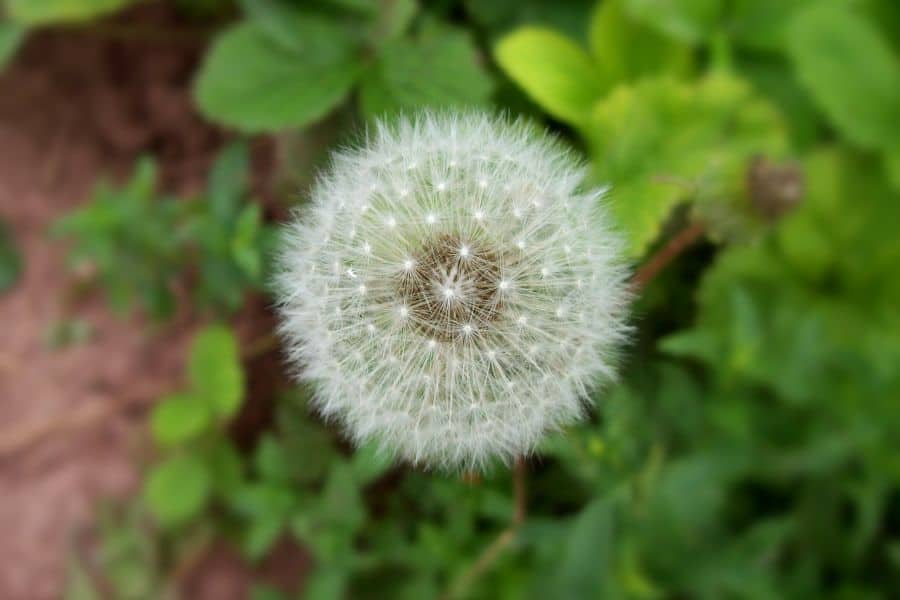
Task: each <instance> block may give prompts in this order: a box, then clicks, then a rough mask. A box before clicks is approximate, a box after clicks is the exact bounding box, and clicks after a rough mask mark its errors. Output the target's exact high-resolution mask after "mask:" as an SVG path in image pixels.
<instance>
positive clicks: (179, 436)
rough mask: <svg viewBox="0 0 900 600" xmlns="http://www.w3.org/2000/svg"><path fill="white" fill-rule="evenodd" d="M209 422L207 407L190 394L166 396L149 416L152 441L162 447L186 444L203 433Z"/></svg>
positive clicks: (208, 409) (208, 408)
mask: <svg viewBox="0 0 900 600" xmlns="http://www.w3.org/2000/svg"><path fill="white" fill-rule="evenodd" d="M209 422H210V407H209V405H208V404H207V403H206V402H204V401H203V400H200V399H198V398H195V397H194V396H192V395H190V394H172V395H171V396H166V397H165V398H163V399H162V400H160V401H159V403H157V404H156V406H154V407H153V412H152V414H151V415H150V431H151V432H152V433H153V439H155V440H156V442H157V443H159V444H162V445H163V446H171V445H174V444H179V443H182V442H186V441H188V440H190V439H191V438H194V437H196V436H198V435H200V434H201V433H203V432H204V431H205V430H206V429H207V427H209Z"/></svg>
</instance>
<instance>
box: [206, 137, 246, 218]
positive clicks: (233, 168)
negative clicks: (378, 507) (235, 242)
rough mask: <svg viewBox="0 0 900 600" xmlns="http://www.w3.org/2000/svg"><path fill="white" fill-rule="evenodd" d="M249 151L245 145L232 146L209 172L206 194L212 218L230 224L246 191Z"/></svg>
mask: <svg viewBox="0 0 900 600" xmlns="http://www.w3.org/2000/svg"><path fill="white" fill-rule="evenodd" d="M249 166H250V151H249V148H248V147H247V143H246V142H233V143H231V144H229V145H228V146H227V147H226V148H225V149H224V150H222V152H220V153H219V156H218V157H217V158H216V162H215V163H214V164H213V166H212V169H211V170H210V173H209V183H208V185H207V194H208V196H209V207H210V211H211V212H212V215H213V217H215V218H216V220H218V221H219V222H221V223H230V222H231V221H232V220H233V219H234V217H235V215H236V214H237V212H238V209H239V207H240V204H241V200H242V199H243V196H244V194H245V193H246V191H247V181H248V176H249Z"/></svg>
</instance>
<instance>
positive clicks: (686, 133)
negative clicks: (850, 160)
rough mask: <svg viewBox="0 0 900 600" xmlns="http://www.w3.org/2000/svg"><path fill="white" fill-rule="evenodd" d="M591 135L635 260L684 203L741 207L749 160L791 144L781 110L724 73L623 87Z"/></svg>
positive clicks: (602, 107)
mask: <svg viewBox="0 0 900 600" xmlns="http://www.w3.org/2000/svg"><path fill="white" fill-rule="evenodd" d="M584 133H585V135H586V137H587V138H588V140H589V141H590V142H591V144H592V154H593V156H595V157H596V158H595V164H596V170H597V176H598V178H599V180H600V181H606V182H610V183H611V184H612V192H611V200H610V201H611V207H612V212H613V215H614V216H615V217H616V219H617V221H618V223H619V225H620V226H621V227H622V228H623V229H624V231H625V233H626V234H627V236H628V241H629V251H630V253H631V254H632V255H633V256H639V255H641V254H643V253H644V252H645V250H646V249H647V246H648V245H649V244H650V243H651V242H653V241H654V240H655V239H656V238H657V236H658V235H659V231H660V227H661V226H662V224H663V223H664V222H665V220H666V219H667V218H668V216H669V215H670V214H671V211H672V209H673V208H674V207H675V206H676V205H678V204H679V203H681V202H697V201H700V200H703V201H704V202H707V203H709V204H711V205H716V204H721V203H723V202H727V201H730V202H738V201H739V200H740V199H741V198H742V197H743V194H744V189H745V169H746V165H747V163H748V161H749V159H750V158H751V157H752V156H755V155H757V154H762V155H767V156H776V157H777V156H778V155H780V154H781V153H782V152H784V147H785V145H786V139H785V135H784V132H783V125H782V123H781V120H780V118H779V116H778V114H777V113H776V112H775V110H774V109H773V108H772V107H771V106H770V105H768V104H767V103H766V102H762V101H760V100H758V99H757V98H755V97H754V96H753V94H752V93H751V90H750V88H749V86H748V85H747V84H746V83H745V82H743V81H742V80H740V79H736V78H734V77H730V76H725V75H710V76H707V77H706V78H704V79H703V80H701V81H699V82H697V83H695V84H687V83H680V82H676V81H673V80H670V79H666V78H658V79H643V80H641V81H639V82H637V83H636V84H634V85H630V86H626V85H621V86H619V87H617V88H616V89H614V90H613V91H612V92H611V93H610V94H609V95H608V96H607V97H606V98H604V99H603V100H602V101H600V102H598V103H597V104H596V106H595V107H594V112H593V116H592V119H591V121H590V123H589V125H588V126H587V127H586V128H585V132H584Z"/></svg>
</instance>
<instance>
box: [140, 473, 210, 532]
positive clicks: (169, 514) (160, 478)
mask: <svg viewBox="0 0 900 600" xmlns="http://www.w3.org/2000/svg"><path fill="white" fill-rule="evenodd" d="M209 492H210V477H209V472H208V471H207V468H206V465H204V464H203V463H202V462H201V461H200V460H199V459H198V458H197V457H196V456H191V455H187V456H175V457H172V458H169V459H167V460H165V461H164V462H162V463H160V464H158V465H156V466H155V467H154V468H153V469H152V470H151V471H150V473H149V474H148V476H147V480H146V483H145V486H144V498H145V499H146V500H147V505H148V507H149V508H150V511H151V512H152V513H153V515H154V516H155V517H156V519H157V521H159V523H160V525H162V526H164V527H173V526H176V525H181V524H184V523H185V522H187V521H189V520H190V519H192V518H193V517H196V516H197V515H198V514H199V513H200V512H201V511H202V510H203V508H204V507H205V506H206V502H207V500H208V499H209Z"/></svg>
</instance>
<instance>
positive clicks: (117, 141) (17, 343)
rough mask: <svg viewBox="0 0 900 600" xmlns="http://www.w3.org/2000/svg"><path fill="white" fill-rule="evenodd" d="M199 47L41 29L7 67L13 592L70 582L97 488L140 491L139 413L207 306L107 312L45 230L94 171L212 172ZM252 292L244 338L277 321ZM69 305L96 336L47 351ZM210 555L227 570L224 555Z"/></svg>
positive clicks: (194, 175)
mask: <svg viewBox="0 0 900 600" xmlns="http://www.w3.org/2000/svg"><path fill="white" fill-rule="evenodd" d="M154 11H155V12H154ZM137 14H138V18H139V19H140V21H141V23H142V24H143V25H144V26H147V25H148V24H149V25H150V26H152V25H153V24H154V23H156V22H159V21H160V20H163V21H165V20H166V19H170V17H169V16H168V15H167V14H165V12H160V10H158V9H156V8H151V9H150V10H149V11H148V10H144V11H143V12H138V13H137ZM160 31H164V29H163V28H160ZM201 51H202V43H199V44H198V43H194V42H191V43H183V40H182V41H181V42H180V43H178V44H172V43H167V42H156V41H153V40H147V39H143V40H140V41H139V42H135V41H128V42H124V41H116V40H110V39H107V38H106V37H104V36H100V35H98V34H97V33H96V32H94V33H88V32H85V31H48V32H41V33H38V34H35V35H33V36H32V37H31V39H29V41H28V43H27V45H26V47H25V48H24V49H23V51H22V52H20V54H19V55H18V56H17V58H16V59H15V61H14V63H13V64H12V65H10V66H9V68H8V69H7V70H6V71H5V72H4V73H3V74H2V75H0V89H2V90H3V92H2V93H0V219H3V220H4V221H6V222H7V223H8V224H9V225H10V226H11V229H12V230H13V231H14V232H15V237H16V239H17V242H18V246H19V248H20V249H21V251H22V253H23V255H24V259H25V270H24V273H23V275H22V277H21V279H20V281H19V282H18V284H17V285H16V286H15V287H14V288H13V289H12V290H11V291H10V292H8V293H6V294H4V295H0V532H2V536H0V598H3V599H4V600H41V599H45V598H57V597H59V596H60V593H61V590H62V588H63V584H64V579H65V566H66V561H67V558H68V556H69V555H70V552H71V550H72V540H73V538H74V536H75V534H76V533H77V532H79V531H82V530H84V529H85V528H89V527H90V525H91V523H92V521H93V518H94V516H95V508H96V506H97V504H98V502H99V501H100V500H101V499H103V498H109V497H122V496H124V495H127V494H129V493H133V492H134V491H135V490H136V488H137V485H138V481H139V478H138V472H137V467H136V465H137V464H138V463H139V459H140V458H141V457H142V456H145V453H146V450H147V443H146V436H145V433H144V425H143V419H142V418H141V417H142V416H143V414H144V413H145V411H146V407H147V406H148V405H149V404H150V403H152V401H153V399H154V398H156V397H157V396H158V395H160V394H161V393H163V392H166V391H168V390H171V389H173V388H174V387H176V386H177V385H178V382H179V379H180V377H181V371H182V365H183V359H184V355H185V351H186V347H187V343H188V342H189V340H190V336H191V334H192V332H193V331H194V330H195V328H196V325H197V324H196V323H195V321H196V319H194V318H192V317H191V316H190V315H189V314H182V315H180V316H179V317H178V318H176V320H175V323H174V324H173V325H171V326H168V327H166V328H164V329H162V330H159V329H158V328H156V329H154V328H149V327H147V326H146V325H145V323H143V322H142V321H141V319H140V318H139V317H133V318H129V319H122V318H116V317H114V316H112V315H111V314H110V313H109V311H108V310H107V308H106V306H105V304H104V302H103V300H102V298H101V297H100V296H99V295H98V294H92V295H89V296H88V297H87V298H86V299H84V300H81V301H79V302H77V303H75V304H74V305H73V304H72V303H71V302H67V301H65V300H64V299H65V298H67V297H69V296H71V294H70V292H71V289H72V282H73V280H72V276H71V275H70V274H69V273H68V272H67V270H66V268H65V265H64V256H65V253H64V248H63V247H62V246H61V245H60V244H58V243H56V242H52V241H50V240H49V239H48V237H47V234H46V232H47V228H48V225H49V224H50V223H51V222H52V221H53V220H54V219H55V218H57V217H58V216H60V215H61V214H63V213H66V212H67V211H69V210H71V209H72V208H73V207H76V206H78V205H79V204H82V203H84V202H85V201H86V200H87V199H88V198H89V194H90V191H91V188H92V187H93V185H94V184H95V182H96V180H97V179H98V177H100V176H103V175H108V176H111V177H113V178H121V177H123V176H125V175H127V174H128V172H129V170H130V168H131V167H132V165H133V163H134V161H135V159H136V158H137V157H138V156H139V155H141V154H145V153H148V154H152V155H154V156H155V157H157V158H158V159H159V160H160V162H161V165H162V172H163V180H164V184H165V186H166V188H167V189H169V190H173V191H179V192H189V191H196V190H198V189H199V188H200V187H201V186H202V185H203V180H204V178H205V175H206V171H207V168H208V166H209V164H210V162H211V160H212V157H213V155H214V152H215V150H216V149H217V148H218V146H219V145H220V144H221V142H222V140H223V139H224V135H223V133H222V132H221V131H218V130H217V129H215V128H213V127H211V126H210V125H208V124H206V123H204V122H203V121H202V120H201V119H200V117H198V116H197V115H196V113H195V112H194V110H193V108H192V106H191V104H190V96H189V84H190V78H191V75H192V73H193V70H194V68H195V66H196V61H197V59H198V56H199V55H200V52H201ZM256 304H257V306H256V307H255V309H251V312H252V311H255V316H251V317H250V318H248V317H247V316H246V315H245V316H244V317H243V318H242V319H241V320H240V321H241V323H240V326H239V333H240V335H241V337H243V338H244V339H248V338H249V336H253V335H254V331H253V330H256V331H258V330H259V329H260V327H266V326H268V324H266V323H265V321H266V317H265V316H264V315H263V313H262V311H261V310H260V303H256ZM182 312H184V311H182ZM66 316H78V317H80V318H84V319H86V320H88V321H89V322H90V323H91V325H92V326H93V328H94V331H95V333H94V335H93V337H92V338H91V339H90V340H89V341H88V342H86V343H83V344H80V345H74V346H70V347H68V348H65V349H62V350H52V349H49V348H48V347H47V345H46V344H45V342H44V341H43V336H44V333H45V330H46V329H47V328H48V326H49V325H50V324H51V323H53V322H54V321H55V320H57V319H60V318H63V317H66ZM261 322H262V325H261V324H260V323H261ZM295 554H296V553H295ZM211 560H212V559H211ZM235 562H236V561H234V560H232V562H230V563H228V564H229V565H231V566H230V567H226V569H225V570H226V571H228V572H230V573H231V576H230V580H231V581H232V582H234V581H236V580H239V581H243V582H244V583H243V584H241V585H237V584H235V585H233V586H231V587H232V588H233V589H234V590H242V591H241V592H240V593H241V594H245V593H246V573H245V571H246V569H244V568H243V567H240V565H239V564H238V566H234V564H235ZM213 564H216V565H218V566H217V567H216V568H217V569H219V571H216V573H219V574H218V575H215V579H216V580H220V579H221V577H222V576H221V568H222V567H221V564H219V563H215V561H213ZM299 570H300V569H298V567H297V565H293V566H292V571H293V572H294V573H297V572H298V571H299ZM201 571H202V569H201ZM193 578H194V579H196V580H197V581H193V582H192V583H190V585H191V586H193V588H192V589H193V590H195V591H196V593H195V594H192V595H191V596H190V597H192V598H221V597H225V596H222V595H220V593H219V592H209V594H212V595H209V594H208V593H207V592H206V591H204V590H206V589H207V587H208V586H209V585H213V584H209V583H204V578H203V577H202V576H201V575H197V574H196V573H195V574H194V575H193ZM226 579H227V578H226ZM204 586H207V587H204ZM214 587H215V586H214V585H213V588H214ZM227 597H229V598H231V597H234V598H239V597H242V596H241V595H237V596H235V595H229V596H227Z"/></svg>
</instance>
